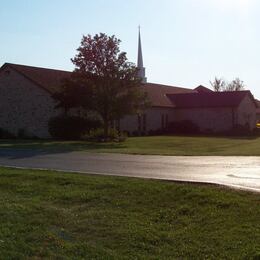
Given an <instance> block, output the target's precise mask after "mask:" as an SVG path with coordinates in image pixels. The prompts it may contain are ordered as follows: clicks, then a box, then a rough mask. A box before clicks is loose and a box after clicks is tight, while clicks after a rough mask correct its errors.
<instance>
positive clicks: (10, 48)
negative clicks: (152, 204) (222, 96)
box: [0, 0, 260, 98]
mask: <svg viewBox="0 0 260 260" xmlns="http://www.w3.org/2000/svg"><path fill="white" fill-rule="evenodd" d="M139 24H140V25H141V30H142V45H143V56H144V65H145V67H146V71H147V77H148V81H149V82H157V83H163V84H170V85H177V86H184V87H190V88H193V87H196V86H197V85H199V84H203V85H205V86H209V80H212V79H214V77H215V76H219V77H224V78H225V79H226V80H232V79H233V78H235V77H239V78H240V79H242V80H243V81H244V82H245V84H246V85H247V87H248V88H249V89H250V90H251V91H252V92H253V94H254V95H255V97H257V98H260V1H259V0H160V1H159V0H121V1H120V0H12V1H10V0H2V1H1V7H0V32H1V39H0V65H2V64H3V63H4V62H12V63H20V64H27V65H33V66H43V67H49V68H57V69H65V70H72V69H73V65H72V63H71V62H70V58H72V57H73V56H74V55H75V54H76V51H75V50H76V48H77V47H78V46H79V44H80V40H81V38H82V35H83V34H95V33H99V32H104V33H107V34H109V35H111V34H115V35H116V36H117V37H118V38H120V39H121V40H122V44H121V50H123V51H126V52H127V54H128V58H129V60H130V61H133V62H136V58H137V34H138V25H139Z"/></svg>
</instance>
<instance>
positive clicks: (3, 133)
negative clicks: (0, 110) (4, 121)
mask: <svg viewBox="0 0 260 260" xmlns="http://www.w3.org/2000/svg"><path fill="white" fill-rule="evenodd" d="M14 138H15V135H14V134H12V133H10V132H9V131H8V130H5V129H2V128H0V139H14Z"/></svg>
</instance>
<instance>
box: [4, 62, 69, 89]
mask: <svg viewBox="0 0 260 260" xmlns="http://www.w3.org/2000/svg"><path fill="white" fill-rule="evenodd" d="M7 66H8V67H10V68H12V69H14V70H16V71H17V72H19V73H21V74H22V75H23V76H24V77H26V78H27V79H29V80H31V81H33V82H34V83H35V84H37V85H39V86H40V87H42V88H44V89H45V90H47V91H48V92H50V93H54V92H57V91H58V90H59V87H60V85H61V82H62V80H63V79H64V78H67V77H69V76H70V75H71V72H69V71H64V70H55V69H46V68H39V67H32V66H25V65H18V64H12V63H5V64H4V65H3V66H2V69H3V68H5V67H7Z"/></svg>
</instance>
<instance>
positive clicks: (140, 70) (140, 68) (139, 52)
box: [137, 26, 147, 83]
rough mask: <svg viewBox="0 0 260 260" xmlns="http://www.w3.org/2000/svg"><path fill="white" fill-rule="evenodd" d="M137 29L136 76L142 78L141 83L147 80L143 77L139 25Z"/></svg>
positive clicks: (143, 69)
mask: <svg viewBox="0 0 260 260" xmlns="http://www.w3.org/2000/svg"><path fill="white" fill-rule="evenodd" d="M138 29H139V35H138V57H137V68H138V70H139V71H138V77H140V78H141V79H142V82H143V83H146V82H147V79H146V77H145V68H144V65H143V54H142V43H141V32H140V26H139V27H138Z"/></svg>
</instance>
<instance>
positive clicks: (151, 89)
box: [2, 63, 196, 107]
mask: <svg viewBox="0 0 260 260" xmlns="http://www.w3.org/2000/svg"><path fill="white" fill-rule="evenodd" d="M7 66H8V67H11V68H12V69H14V70H16V71H17V72H19V73H21V74H22V75H23V76H24V77H26V78H27V79H29V80H31V81H32V82H34V83H35V84H37V85H38V86H40V87H42V88H44V89H45V90H47V91H48V92H50V93H55V92H57V91H59V87H60V85H61V82H62V80H63V79H64V78H67V77H70V75H71V72H69V71H63V70H55V69H47V68H39V67H32V66H26V65H18V64H12V63H5V64H4V65H3V66H2V69H3V68H5V67H7ZM142 88H143V90H144V91H146V92H147V94H148V96H149V98H150V100H151V103H152V106H157V107H173V104H172V102H171V101H170V100H169V99H168V97H167V94H175V93H192V92H196V91H195V90H192V89H188V88H179V87H172V86H167V85H162V84H154V83H144V84H143V85H142Z"/></svg>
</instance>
